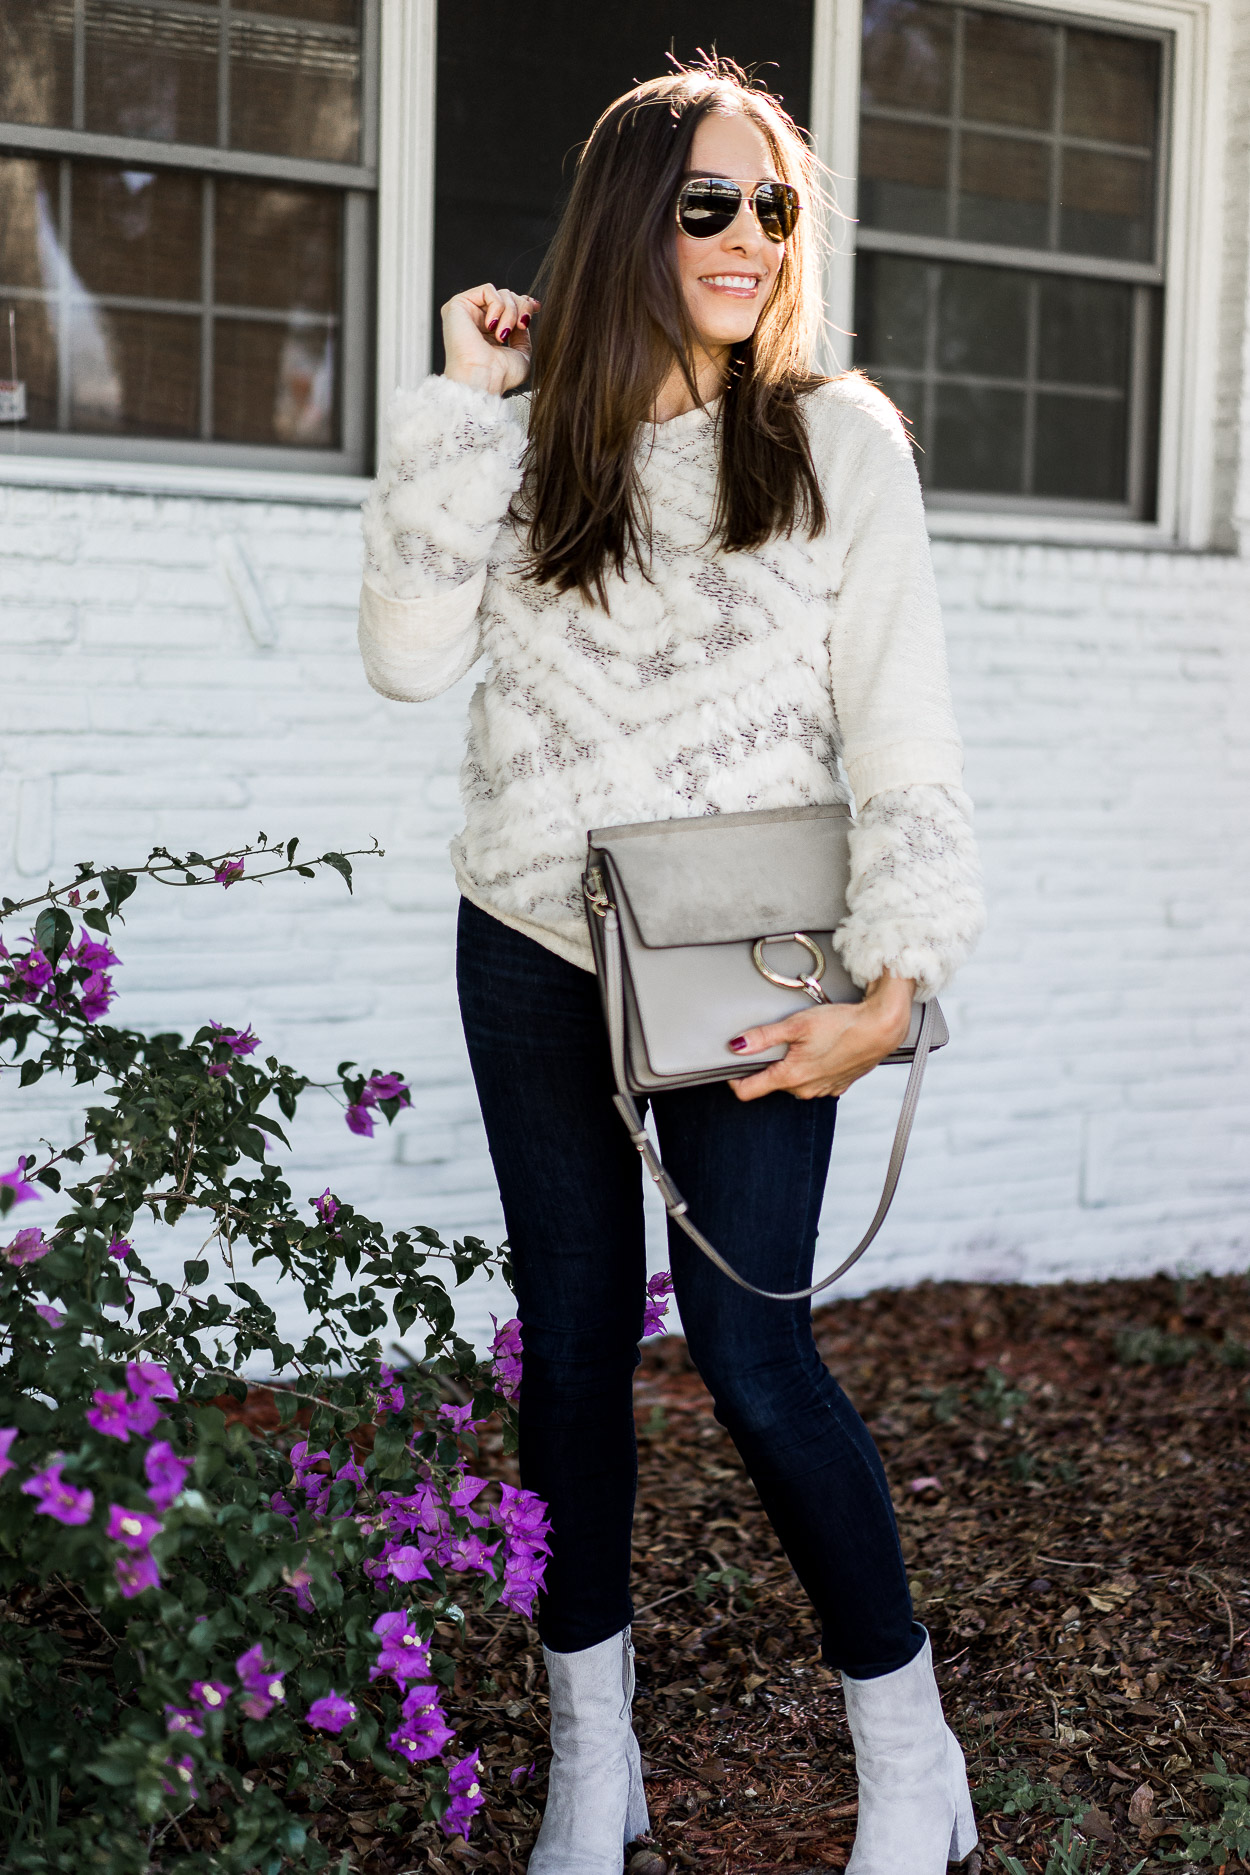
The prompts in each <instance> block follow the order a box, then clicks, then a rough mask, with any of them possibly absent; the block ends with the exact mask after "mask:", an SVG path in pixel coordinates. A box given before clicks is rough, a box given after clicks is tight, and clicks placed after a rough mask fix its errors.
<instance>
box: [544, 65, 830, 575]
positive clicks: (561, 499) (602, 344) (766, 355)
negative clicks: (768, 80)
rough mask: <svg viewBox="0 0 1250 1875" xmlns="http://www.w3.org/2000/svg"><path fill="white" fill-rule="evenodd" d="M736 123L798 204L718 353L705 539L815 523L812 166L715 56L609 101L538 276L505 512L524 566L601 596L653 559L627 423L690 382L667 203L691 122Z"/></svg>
mask: <svg viewBox="0 0 1250 1875" xmlns="http://www.w3.org/2000/svg"><path fill="white" fill-rule="evenodd" d="M712 112H725V113H736V114H740V115H741V116H744V117H749V118H750V120H751V121H752V123H754V124H755V125H756V126H757V127H758V128H759V130H760V131H761V132H762V133H763V136H764V138H765V140H766V142H767V143H768V147H769V151H770V153H771V156H772V160H773V163H774V164H775V166H776V169H777V173H778V175H779V176H780V177H781V179H782V180H783V181H785V182H790V183H793V184H794V185H795V186H796V187H797V188H798V190H799V193H800V196H801V197H802V200H803V204H804V207H803V212H802V213H801V214H800V216H799V220H798V224H797V227H796V229H795V232H794V234H793V235H791V237H790V239H789V241H788V242H787V245H786V253H785V258H784V260H783V261H782V266H781V271H780V273H779V274H778V276H777V280H776V284H775V285H774V287H773V291H772V293H771V295H770V297H769V300H768V303H767V304H766V306H765V307H764V309H763V311H762V313H761V314H760V318H759V322H758V324H757V325H756V328H755V331H754V333H753V334H752V336H751V337H750V338H749V339H747V340H746V341H744V342H743V343H742V344H740V345H734V346H732V347H731V348H730V358H729V368H728V372H727V375H726V378H725V384H724V394H723V397H722V400H721V406H720V411H719V413H718V417H717V429H718V437H719V472H718V478H717V496H716V508H715V513H714V516H713V521H712V532H711V538H712V539H713V540H715V541H716V542H717V543H718V544H719V545H720V546H722V547H725V548H729V549H748V548H752V547H758V546H761V545H762V544H763V543H764V542H765V541H766V540H769V539H771V538H772V537H773V536H774V535H777V534H789V533H792V532H793V531H794V529H795V527H796V526H798V525H800V524H802V525H804V526H805V527H806V528H807V530H808V531H809V532H810V533H812V534H817V533H819V532H820V531H821V530H822V529H823V527H824V525H825V518H826V517H825V507H824V503H823V501H822V500H821V494H820V484H819V482H818V480H817V477H816V471H815V469H814V467H813V464H812V458H811V452H810V450H809V447H808V441H807V429H806V425H805V423H804V421H803V412H802V409H801V406H800V397H801V394H802V393H803V392H804V391H806V390H809V389H811V388H812V386H814V385H816V384H819V383H821V382H823V380H822V379H821V378H819V377H817V376H815V375H814V374H813V373H812V371H811V369H810V360H811V357H812V354H813V351H814V348H815V343H816V339H817V336H818V334H819V330H820V324H821V318H822V311H821V297H820V277H819V274H820V269H819V265H818V257H817V256H816V254H815V253H814V252H813V249H814V247H815V245H816V243H817V242H818V241H819V238H820V227H821V222H820V212H819V206H818V203H819V194H820V192H819V184H818V180H817V167H816V163H815V159H814V158H813V157H812V155H811V153H810V151H809V150H808V148H807V145H806V144H805V143H804V141H803V138H802V136H801V135H800V134H799V132H798V130H797V129H796V127H795V125H794V123H793V122H792V120H791V119H790V118H789V117H788V116H787V115H786V113H785V111H784V110H783V109H782V107H781V105H780V103H779V102H778V100H777V99H776V98H774V97H772V96H771V95H770V94H769V93H767V92H765V91H762V90H759V89H756V88H755V87H753V86H752V85H751V84H749V83H748V82H747V79H746V76H745V74H744V73H743V72H742V71H741V70H740V69H739V68H738V67H737V66H736V65H733V64H732V63H730V62H729V61H727V60H721V59H714V60H712V59H710V60H707V61H705V63H703V64H702V65H698V66H692V67H684V68H681V69H679V70H677V71H676V72H674V73H672V74H670V75H669V76H667V77H664V78H653V79H651V80H650V81H649V82H648V83H647V84H643V85H638V86H637V87H636V88H635V89H634V90H633V91H627V92H626V93H625V95H624V96H623V97H620V98H617V100H616V102H615V103H614V104H610V105H609V106H608V108H607V110H606V111H605V112H604V113H603V115H602V117H600V119H599V121H598V123H597V124H596V125H595V127H594V130H593V131H592V133H591V136H590V140H589V142H588V143H587V144H586V146H585V148H584V149H583V151H582V153H581V157H580V159H579V161H578V166H577V174H576V178H575V180H574V183H573V189H572V193H571V195H570V197H569V202H568V206H567V207H566V209H565V211H564V215H563V217H562V218H561V221H560V225H559V228H558V230H557V232H556V236H555V240H554V241H553V242H552V245H551V248H550V250H549V252H548V255H547V258H546V260H545V262H544V264H543V268H542V272H541V275H540V277H539V280H538V281H537V283H536V285H535V293H536V295H537V297H539V298H540V299H542V301H543V305H544V310H543V312H542V313H541V315H540V317H539V321H538V324H537V329H536V331H535V335H534V366H533V385H534V399H533V405H532V412H531V418H530V442H529V450H528V453H527V458H526V473H525V479H524V482H523V485H522V489H521V493H520V497H519V503H518V515H519V518H521V519H522V520H523V521H525V522H526V523H527V524H528V530H529V549H530V560H529V571H530V573H531V575H532V577H533V578H535V579H537V580H542V581H550V583H551V584H552V585H554V586H555V587H556V589H557V590H558V591H560V592H569V591H572V590H573V589H574V588H576V589H577V590H579V591H580V592H581V593H582V595H583V596H584V597H585V598H586V599H587V600H588V601H590V602H593V601H594V600H595V599H598V601H599V603H600V604H601V605H602V606H604V607H605V608H606V606H607V603H608V601H607V590H606V586H605V580H606V577H607V574H608V573H609V572H610V571H612V572H616V573H617V574H621V573H623V572H624V570H625V567H626V563H627V562H628V561H630V560H636V561H637V562H638V564H639V565H641V566H642V568H643V569H644V571H645V570H646V568H647V565H648V561H649V555H650V518H649V516H648V514H647V513H646V510H645V503H644V501H643V499H642V495H641V491H640V489H639V486H638V478H637V473H636V470H635V463H634V456H635V444H636V438H637V429H638V425H639V424H640V423H642V422H645V421H646V420H647V419H648V418H649V417H650V415H651V411H652V408H653V406H654V402H655V397H656V394H657V393H658V391H659V389H660V386H661V384H662V383H663V381H664V379H665V377H666V376H667V374H668V372H669V370H670V369H671V367H672V363H673V360H674V359H676V360H677V362H678V363H679V365H680V366H681V368H682V370H683V372H684V374H685V377H686V381H687V383H688V384H689V386H690V389H691V393H692V395H693V396H694V397H695V399H696V401H698V389H697V386H696V382H695V354H696V341H695V334H694V332H693V330H692V328H691V324H690V320H689V317H688V315H687V312H686V306H685V301H684V297H683V294H682V290H681V284H680V280H679V278H678V274H677V269H676V264H675V258H674V247H673V203H674V201H675V199H676V196H677V192H678V190H679V188H680V186H681V179H682V175H683V173H684V171H685V170H686V168H687V166H688V157H689V152H690V146H691V143H692V141H693V139H694V134H695V131H696V130H697V128H698V126H699V124H700V122H701V121H702V120H703V118H705V117H706V116H708V115H709V114H710V113H712Z"/></svg>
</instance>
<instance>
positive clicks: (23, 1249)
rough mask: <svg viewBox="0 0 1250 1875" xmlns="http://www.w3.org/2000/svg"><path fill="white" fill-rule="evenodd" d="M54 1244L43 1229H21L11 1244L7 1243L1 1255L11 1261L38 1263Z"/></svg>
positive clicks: (0, 1252) (16, 1262) (18, 1263)
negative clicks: (49, 1240) (45, 1235)
mask: <svg viewBox="0 0 1250 1875" xmlns="http://www.w3.org/2000/svg"><path fill="white" fill-rule="evenodd" d="M51 1248H52V1245H51V1244H50V1243H49V1242H48V1241H47V1239H46V1238H45V1237H44V1234H43V1232H42V1231H41V1230H33V1229H32V1230H19V1231H18V1233H17V1236H16V1237H15V1238H14V1239H13V1241H12V1243H11V1244H6V1245H5V1247H4V1250H3V1251H0V1255H3V1256H4V1257H6V1258H7V1259H8V1261H9V1262H10V1263H15V1264H17V1265H19V1266H20V1265H21V1264H23V1263H38V1261H39V1259H40V1257H46V1256H47V1254H48V1252H49V1250H50V1249H51Z"/></svg>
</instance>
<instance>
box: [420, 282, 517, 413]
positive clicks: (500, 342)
mask: <svg viewBox="0 0 1250 1875" xmlns="http://www.w3.org/2000/svg"><path fill="white" fill-rule="evenodd" d="M538 306H539V302H538V301H537V300H536V299H530V298H529V296H528V295H527V294H525V293H509V292H508V291H507V289H506V288H496V287H493V286H491V285H489V284H487V285H486V286H474V287H470V288H469V290H468V292H467V293H457V294H456V295H455V297H454V298H453V299H449V300H448V302H447V304H446V305H445V306H444V307H443V346H444V349H445V351H446V353H447V362H446V364H445V365H444V367H443V376H444V377H447V378H451V379H452V380H453V382H454V383H456V384H471V385H472V386H473V387H474V389H475V390H479V391H494V392H495V394H496V395H497V396H502V395H503V393H504V392H505V391H511V390H515V388H516V386H517V385H518V384H524V382H525V380H526V378H527V377H528V376H529V370H530V341H529V332H528V330H527V328H528V326H529V322H530V320H531V318H532V317H533V315H534V314H535V313H536V312H537V311H538Z"/></svg>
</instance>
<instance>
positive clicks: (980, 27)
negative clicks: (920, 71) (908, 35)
mask: <svg viewBox="0 0 1250 1875" xmlns="http://www.w3.org/2000/svg"><path fill="white" fill-rule="evenodd" d="M1055 46H1056V34H1055V31H1054V28H1053V27H1051V26H1035V25H1033V24H1032V23H1031V22H1030V21H1028V20H1019V19H1012V18H1011V17H1009V16H1008V15H1004V14H1001V13H965V15H964V64H963V116H964V118H965V120H966V121H967V122H970V123H982V124H1013V125H1016V126H1017V127H1019V128H1021V129H1026V128H1027V129H1030V130H1049V129H1050V126H1051V119H1052V117H1053V116H1054V103H1053V99H1054V93H1055Z"/></svg>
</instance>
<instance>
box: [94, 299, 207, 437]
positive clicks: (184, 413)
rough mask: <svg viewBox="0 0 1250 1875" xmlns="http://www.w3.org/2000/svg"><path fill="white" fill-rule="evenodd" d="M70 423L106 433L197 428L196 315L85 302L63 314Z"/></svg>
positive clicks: (175, 433) (177, 433)
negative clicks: (67, 345)
mask: <svg viewBox="0 0 1250 1875" xmlns="http://www.w3.org/2000/svg"><path fill="white" fill-rule="evenodd" d="M69 329H70V359H69V372H70V424H71V427H72V428H73V429H75V430H85V431H88V432H95V433H97V434H100V433H103V434H106V435H110V436H166V437H191V436H195V435H196V434H197V433H198V426H199V407H200V322H199V320H198V319H196V318H185V317H182V316H179V315H177V314H170V313H151V312H125V311H122V310H120V309H118V308H116V307H103V306H98V305H96V304H93V303H91V302H88V303H87V304H86V305H77V306H75V307H74V308H73V310H72V312H71V316H70V328H69Z"/></svg>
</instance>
